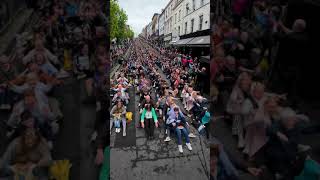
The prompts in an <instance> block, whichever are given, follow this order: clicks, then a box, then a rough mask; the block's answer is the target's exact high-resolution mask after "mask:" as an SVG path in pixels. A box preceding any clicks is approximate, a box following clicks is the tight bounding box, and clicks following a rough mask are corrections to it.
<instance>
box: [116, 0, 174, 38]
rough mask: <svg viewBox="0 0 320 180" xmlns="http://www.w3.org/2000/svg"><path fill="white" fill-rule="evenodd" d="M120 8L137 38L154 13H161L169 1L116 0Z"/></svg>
mask: <svg viewBox="0 0 320 180" xmlns="http://www.w3.org/2000/svg"><path fill="white" fill-rule="evenodd" d="M118 1H119V4H120V8H123V9H124V10H125V11H126V13H127V15H128V24H129V25H130V26H131V28H132V29H133V31H134V35H135V36H138V35H139V34H140V33H141V31H142V29H143V28H144V27H145V26H146V25H147V24H148V23H149V22H151V19H152V16H153V14H154V13H159V14H160V13H161V9H164V8H165V6H166V5H167V3H168V2H169V0H118Z"/></svg>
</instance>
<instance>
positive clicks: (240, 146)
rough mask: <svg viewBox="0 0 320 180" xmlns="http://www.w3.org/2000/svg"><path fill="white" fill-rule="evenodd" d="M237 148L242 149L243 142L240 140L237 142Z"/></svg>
mask: <svg viewBox="0 0 320 180" xmlns="http://www.w3.org/2000/svg"><path fill="white" fill-rule="evenodd" d="M238 148H239V149H242V148H244V141H243V140H241V139H239V141H238Z"/></svg>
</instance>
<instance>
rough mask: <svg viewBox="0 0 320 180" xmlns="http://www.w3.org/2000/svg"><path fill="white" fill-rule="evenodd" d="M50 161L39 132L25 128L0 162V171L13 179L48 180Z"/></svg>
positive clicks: (47, 148) (46, 147) (45, 145)
mask: <svg viewBox="0 0 320 180" xmlns="http://www.w3.org/2000/svg"><path fill="white" fill-rule="evenodd" d="M51 161H52V158H51V154H50V151H49V147H48V145H47V143H46V141H45V140H44V139H43V138H42V137H41V135H40V134H39V132H37V131H36V130H35V129H33V128H27V129H26V130H24V131H23V133H22V135H21V136H19V137H17V138H16V139H14V140H13V141H12V142H11V143H10V144H9V146H8V147H7V149H6V152H5V153H4V154H3V156H2V158H1V160H0V169H1V170H2V172H4V173H5V175H7V176H9V177H13V178H15V179H20V178H23V179H25V178H26V179H34V178H40V179H48V177H46V174H48V167H49V165H50V163H51Z"/></svg>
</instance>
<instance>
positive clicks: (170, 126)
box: [110, 37, 211, 153]
mask: <svg viewBox="0 0 320 180" xmlns="http://www.w3.org/2000/svg"><path fill="white" fill-rule="evenodd" d="M150 44H151V43H150V42H148V40H146V39H144V38H141V37H139V38H136V39H134V40H133V41H132V42H131V43H130V45H131V46H130V48H126V49H128V51H129V57H126V58H125V63H123V64H122V65H121V67H120V68H119V69H120V70H119V72H118V73H116V74H115V77H113V78H112V79H111V82H110V83H111V87H112V90H113V92H114V93H113V94H114V95H113V102H112V104H113V108H112V110H111V111H110V115H111V116H112V117H113V118H112V120H111V121H110V132H111V133H112V131H111V129H112V127H115V132H116V133H119V132H120V129H121V125H120V124H121V122H122V128H123V130H122V132H123V136H126V121H127V119H126V118H127V116H126V114H127V113H128V112H127V108H126V107H127V105H128V103H130V101H132V99H133V100H134V97H132V96H134V94H131V97H130V94H129V93H128V89H129V88H134V89H135V92H136V94H137V95H139V97H140V100H139V104H138V106H139V109H140V112H139V114H140V116H139V117H140V119H139V124H138V127H137V128H142V129H144V130H145V133H146V137H147V139H148V140H152V139H154V138H155V136H154V131H155V128H164V130H165V131H164V132H165V134H166V136H165V139H164V141H165V142H169V141H170V140H171V137H172V135H170V134H175V135H176V137H177V143H178V150H179V152H181V153H183V146H182V144H183V138H185V142H186V146H187V148H188V149H189V150H190V151H191V150H192V146H191V140H190V137H191V138H192V137H195V135H194V134H193V133H192V132H191V129H190V126H192V125H194V127H195V128H197V129H198V130H199V132H200V134H202V133H204V134H205V132H208V129H207V128H208V127H209V122H210V118H211V117H210V112H209V110H208V101H207V99H206V98H204V97H203V94H202V95H201V92H202V91H203V84H202V82H203V81H204V79H200V78H201V77H203V76H201V75H199V74H206V73H208V70H206V69H205V68H201V67H199V63H198V61H197V58H194V59H193V58H192V57H191V56H190V55H184V54H181V53H179V52H178V51H176V50H173V49H165V48H160V47H154V46H151V45H150ZM199 77H200V78H199ZM187 116H189V117H191V120H189V118H188V117H187Z"/></svg>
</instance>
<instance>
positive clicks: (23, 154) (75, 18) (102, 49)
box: [0, 0, 109, 179]
mask: <svg viewBox="0 0 320 180" xmlns="http://www.w3.org/2000/svg"><path fill="white" fill-rule="evenodd" d="M105 9H106V7H105V5H104V4H101V2H100V1H96V0H89V1H77V0H51V1H44V2H43V4H42V6H41V8H40V9H35V10H36V12H35V14H36V16H38V17H39V22H37V23H36V24H34V25H33V27H32V28H31V31H30V32H29V31H27V32H23V33H22V35H21V36H19V39H17V43H16V44H17V45H16V49H14V50H13V51H12V54H13V55H10V56H7V55H2V56H1V64H0V65H1V68H0V70H1V73H0V74H1V75H0V107H1V110H8V112H9V113H10V115H9V119H7V120H6V121H5V120H3V121H4V122H5V129H6V132H7V133H6V135H7V136H6V140H1V141H2V143H1V146H4V145H5V142H9V144H8V146H7V148H6V151H5V152H4V154H3V155H2V158H1V159H0V174H1V177H2V176H3V177H8V178H10V177H11V178H13V177H14V178H15V179H21V178H23V179H34V178H40V179H41V178H42V179H49V176H55V175H56V176H57V174H52V172H51V173H50V172H49V169H50V168H51V167H52V166H54V165H55V164H54V163H53V161H54V160H53V158H52V154H51V151H52V150H53V149H55V146H54V145H53V144H55V143H54V141H55V140H56V139H57V134H58V132H59V127H60V124H61V122H63V121H64V119H63V117H64V114H63V111H62V110H61V109H62V107H63V104H62V99H61V98H59V97H58V96H57V93H56V92H57V89H59V88H61V87H63V86H65V85H66V84H65V82H66V79H69V78H72V79H75V80H77V81H80V80H81V79H84V80H83V81H84V82H85V83H84V84H85V85H84V86H85V87H84V88H85V90H86V93H87V94H86V96H87V98H86V99H83V103H85V104H87V103H93V104H96V106H97V112H98V114H99V115H98V116H97V119H96V120H94V119H93V121H95V124H96V131H97V136H98V139H97V141H96V142H97V143H96V144H97V145H96V150H97V157H96V163H97V164H98V165H100V164H102V163H103V160H104V154H103V153H104V148H105V147H106V146H107V142H108V140H109V138H107V131H106V130H105V129H107V128H106V127H105V128H104V129H103V128H102V127H104V126H101V124H106V122H107V118H108V113H106V112H105V109H106V108H105V107H106V104H108V103H107V99H108V98H109V97H108V96H107V95H106V94H107V92H108V90H107V86H106V85H107V79H108V78H107V76H106V75H107V73H108V69H109V54H108V50H107V45H106V40H107V36H106V23H107V21H106V14H105ZM76 108H78V107H76ZM103 110H104V111H103ZM105 126H106V125H105ZM76 141H78V139H77V140H76ZM56 173H57V172H56ZM58 173H59V172H58ZM60 173H62V171H60ZM56 178H57V177H56Z"/></svg>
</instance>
